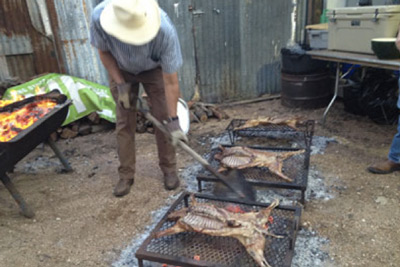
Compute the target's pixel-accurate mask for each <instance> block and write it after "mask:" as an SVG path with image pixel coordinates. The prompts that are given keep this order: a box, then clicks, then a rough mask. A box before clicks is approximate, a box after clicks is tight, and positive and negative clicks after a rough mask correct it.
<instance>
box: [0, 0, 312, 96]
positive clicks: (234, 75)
mask: <svg viewBox="0 0 400 267" xmlns="http://www.w3.org/2000/svg"><path fill="white" fill-rule="evenodd" d="M100 2H101V0H68V1H67V0H31V1H27V0H14V1H0V64H1V62H4V60H7V68H6V69H4V67H3V65H2V68H0V79H2V73H3V76H4V73H5V74H7V73H6V72H7V71H9V72H10V75H12V76H20V77H21V78H29V77H30V76H32V75H37V74H41V73H45V72H64V73H67V74H70V75H73V76H77V77H81V78H84V79H87V80H90V81H94V82H97V83H100V84H104V85H108V78H107V74H106V71H105V69H104V67H103V66H102V64H101V62H100V59H99V57H98V54H97V51H96V50H95V49H93V47H92V46H91V45H90V43H89V24H90V15H91V13H92V10H93V8H94V7H95V6H96V5H97V4H98V3H100ZM297 2H299V3H303V4H301V5H299V6H297V11H296V12H297V15H299V14H300V15H301V16H297V18H296V23H297V24H301V25H300V27H297V28H295V27H294V25H293V23H292V21H293V20H294V19H293V18H294V16H293V15H294V13H293V12H294V10H295V9H294V6H296V4H297ZM305 2H306V1H298V0H280V1H276V0H275V1H274V0H229V1H224V0H163V1H159V4H160V6H161V7H162V8H163V9H164V10H165V11H166V12H167V13H168V14H169V16H170V18H171V19H172V21H173V22H174V24H175V26H176V28H177V31H178V35H179V38H180V42H181V46H182V52H183V57H184V66H183V68H182V69H181V70H180V71H179V78H180V85H181V90H182V93H183V96H184V98H185V99H190V98H192V96H193V94H194V92H195V89H196V86H198V90H199V92H200V95H201V97H202V100H203V101H205V102H223V101H228V100H237V99H246V98H252V97H257V96H260V95H262V94H266V93H276V92H279V91H280V49H281V47H284V46H285V45H286V44H287V42H288V41H289V40H290V39H292V38H296V39H297V40H298V39H299V37H301V36H302V33H301V29H300V28H301V27H302V26H303V24H302V19H301V18H299V17H303V12H304V10H305V8H304V7H303V6H304V5H305V4H304V3H305ZM27 14H29V16H27ZM46 19H47V20H48V21H47V23H46ZM49 27H50V29H49ZM294 31H295V32H294ZM53 36H54V37H53ZM53 39H54V40H55V42H53ZM54 43H55V44H56V45H54ZM57 59H58V63H57Z"/></svg>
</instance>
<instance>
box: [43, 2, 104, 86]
mask: <svg viewBox="0 0 400 267" xmlns="http://www.w3.org/2000/svg"><path fill="white" fill-rule="evenodd" d="M99 2H100V1H98V0H68V1H67V0H51V1H47V4H48V8H49V11H50V17H51V20H52V24H53V30H54V31H55V34H56V35H57V36H56V39H57V44H58V46H59V51H60V53H61V56H62V59H63V66H64V68H65V72H66V73H67V74H69V75H73V76H76V77H79V78H83V79H86V80H89V81H93V82H96V83H99V84H103V85H108V76H107V72H106V70H105V69H104V67H103V65H102V64H101V61H100V58H99V56H98V53H97V51H96V50H95V49H94V48H93V47H92V46H91V44H90V41H89V27H90V16H91V14H92V10H93V8H94V7H95V6H96V5H97V4H98V3H99Z"/></svg>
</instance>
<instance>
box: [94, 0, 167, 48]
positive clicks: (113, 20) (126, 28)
mask: <svg viewBox="0 0 400 267" xmlns="http://www.w3.org/2000/svg"><path fill="white" fill-rule="evenodd" d="M100 24H101V27H102V28H103V29H104V31H105V32H106V33H108V34H110V35H112V36H114V37H115V38H117V39H119V40H120V41H122V42H124V43H128V44H132V45H143V44H146V43H148V42H150V41H151V40H152V39H153V38H154V37H155V36H156V35H157V32H158V30H159V29H160V25H161V16H160V9H159V7H158V4H157V2H156V1H155V0H112V1H111V2H110V3H109V4H108V5H107V6H106V7H105V8H104V10H103V12H102V13H101V15H100Z"/></svg>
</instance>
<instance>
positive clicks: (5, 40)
mask: <svg viewBox="0 0 400 267" xmlns="http://www.w3.org/2000/svg"><path fill="white" fill-rule="evenodd" d="M30 4H31V5H30V7H31V8H32V9H35V10H34V12H36V13H37V14H38V13H39V8H38V7H37V5H34V4H33V2H31V3H30ZM30 11H31V10H29V9H28V5H27V2H26V0H13V1H0V64H2V67H1V69H2V71H0V73H1V72H2V73H3V75H1V74H0V76H3V77H2V79H5V78H7V77H6V76H13V77H20V78H21V79H23V80H24V79H29V78H30V77H32V76H34V75H37V74H40V73H45V72H58V71H59V69H58V63H57V58H56V56H55V51H54V44H53V41H52V39H51V37H49V36H47V35H46V33H45V32H44V28H43V24H42V22H41V21H40V20H39V18H40V17H38V16H30V14H31V13H32V12H30ZM0 79H1V77H0Z"/></svg>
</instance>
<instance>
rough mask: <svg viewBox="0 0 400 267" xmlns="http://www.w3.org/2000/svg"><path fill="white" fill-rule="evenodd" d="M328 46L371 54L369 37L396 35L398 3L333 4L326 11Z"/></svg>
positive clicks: (399, 19) (399, 14)
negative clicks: (374, 4)
mask: <svg viewBox="0 0 400 267" xmlns="http://www.w3.org/2000/svg"><path fill="white" fill-rule="evenodd" d="M327 14H328V18H329V24H328V49H330V50H339V51H349V52H359V53H367V54H373V53H374V52H373V51H372V49H371V39H373V38H379V37H395V36H396V35H397V31H398V28H399V23H400V6H399V5H388V6H365V7H345V8H335V9H332V10H329V11H328V13H327Z"/></svg>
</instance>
